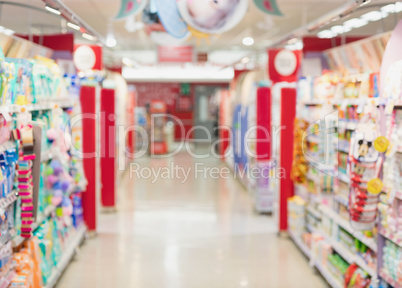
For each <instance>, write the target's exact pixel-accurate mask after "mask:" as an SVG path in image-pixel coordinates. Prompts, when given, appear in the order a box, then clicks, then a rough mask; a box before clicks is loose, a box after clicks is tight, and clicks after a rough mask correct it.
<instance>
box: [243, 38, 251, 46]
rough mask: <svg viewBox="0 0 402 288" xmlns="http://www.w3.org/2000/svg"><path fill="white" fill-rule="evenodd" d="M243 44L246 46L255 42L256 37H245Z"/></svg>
mask: <svg viewBox="0 0 402 288" xmlns="http://www.w3.org/2000/svg"><path fill="white" fill-rule="evenodd" d="M242 42H243V45H245V46H251V45H253V44H254V39H253V38H252V37H245V38H243V41H242Z"/></svg>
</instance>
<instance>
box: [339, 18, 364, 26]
mask: <svg viewBox="0 0 402 288" xmlns="http://www.w3.org/2000/svg"><path fill="white" fill-rule="evenodd" d="M367 24H368V21H367V20H364V19H360V18H353V19H350V20H348V21H346V22H345V23H343V26H345V27H347V28H360V27H363V26H365V25H367Z"/></svg>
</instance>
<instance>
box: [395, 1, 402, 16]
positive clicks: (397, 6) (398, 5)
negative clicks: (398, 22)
mask: <svg viewBox="0 0 402 288" xmlns="http://www.w3.org/2000/svg"><path fill="white" fill-rule="evenodd" d="M401 11H402V2H396V3H395V12H396V13H399V12H401Z"/></svg>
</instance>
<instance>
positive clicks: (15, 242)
mask: <svg viewBox="0 0 402 288" xmlns="http://www.w3.org/2000/svg"><path fill="white" fill-rule="evenodd" d="M56 208H57V207H55V206H53V205H49V206H47V207H46V209H45V211H44V213H43V215H42V216H41V217H38V219H36V222H35V223H33V224H32V231H35V230H36V229H38V227H39V226H40V225H41V224H42V223H43V221H45V220H46V219H47V218H49V217H50V216H51V215H52V214H53V213H54V212H55V211H56ZM12 240H13V247H19V246H20V245H21V244H22V243H24V241H25V240H27V238H24V237H21V236H20V235H18V236H16V237H14V239H12Z"/></svg>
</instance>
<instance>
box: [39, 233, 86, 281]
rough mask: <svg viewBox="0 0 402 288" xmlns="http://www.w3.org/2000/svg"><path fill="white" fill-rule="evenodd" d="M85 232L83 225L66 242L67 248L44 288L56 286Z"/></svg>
mask: <svg viewBox="0 0 402 288" xmlns="http://www.w3.org/2000/svg"><path fill="white" fill-rule="evenodd" d="M86 231H87V227H86V226H85V225H82V226H81V228H79V229H78V230H77V232H76V233H75V235H74V236H72V237H73V238H72V239H69V240H68V243H69V244H68V247H67V248H66V249H65V250H64V252H63V254H62V256H61V259H60V262H59V263H58V264H57V267H56V268H54V269H53V272H52V275H51V276H50V278H49V279H48V283H47V285H46V286H45V288H52V287H54V286H55V285H56V284H57V281H58V280H59V279H60V276H61V275H62V274H63V272H64V270H66V268H67V266H68V264H69V263H70V261H71V259H72V258H73V257H74V254H75V251H76V249H77V248H78V247H79V246H80V244H81V243H82V241H83V240H84V237H85V233H86Z"/></svg>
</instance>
